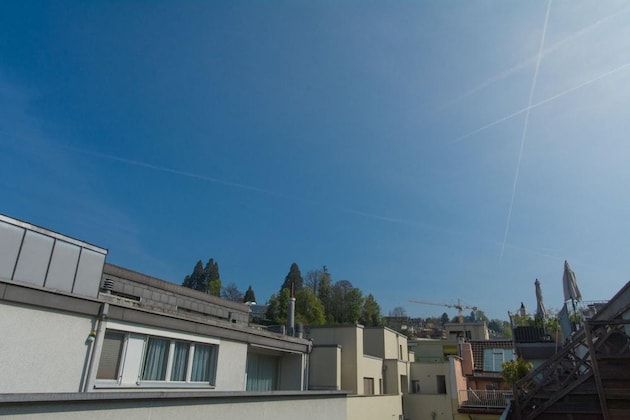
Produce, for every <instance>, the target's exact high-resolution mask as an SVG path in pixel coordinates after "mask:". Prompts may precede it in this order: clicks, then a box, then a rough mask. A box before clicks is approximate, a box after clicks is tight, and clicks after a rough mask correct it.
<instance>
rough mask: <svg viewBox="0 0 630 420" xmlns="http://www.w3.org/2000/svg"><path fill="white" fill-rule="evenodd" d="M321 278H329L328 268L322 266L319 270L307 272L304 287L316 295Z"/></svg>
mask: <svg viewBox="0 0 630 420" xmlns="http://www.w3.org/2000/svg"><path fill="white" fill-rule="evenodd" d="M323 277H328V278H330V275H329V274H328V267H326V266H325V265H324V266H322V268H321V269H315V270H309V272H308V273H306V276H305V280H304V284H305V286H306V287H309V288H310V289H312V290H313V293H315V295H318V292H319V284H320V282H321V279H322V278H323Z"/></svg>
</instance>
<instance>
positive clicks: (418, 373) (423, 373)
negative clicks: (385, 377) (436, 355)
mask: <svg viewBox="0 0 630 420" xmlns="http://www.w3.org/2000/svg"><path fill="white" fill-rule="evenodd" d="M437 375H442V376H444V377H445V380H446V383H447V389H448V384H449V379H450V378H449V364H448V362H444V363H412V364H411V380H412V381H420V393H421V394H437V393H438V387H437Z"/></svg>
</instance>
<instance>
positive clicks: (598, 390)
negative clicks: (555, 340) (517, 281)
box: [508, 282, 630, 420]
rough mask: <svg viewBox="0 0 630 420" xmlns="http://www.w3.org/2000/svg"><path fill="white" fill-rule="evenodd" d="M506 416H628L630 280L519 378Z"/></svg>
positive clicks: (621, 419) (589, 419) (522, 419)
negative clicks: (550, 354)
mask: <svg viewBox="0 0 630 420" xmlns="http://www.w3.org/2000/svg"><path fill="white" fill-rule="evenodd" d="M508 418H509V419H510V420H534V419H536V420H552V419H553V420H563V419H567V420H600V419H604V420H627V419H630V282H629V283H626V285H625V286H624V287H623V288H622V289H621V290H620V291H619V292H618V293H617V294H616V295H615V296H614V297H613V298H612V299H611V300H610V302H609V303H608V304H607V305H605V306H604V307H603V308H602V309H601V310H600V311H599V312H598V313H597V314H596V315H595V316H593V317H592V318H591V319H587V320H584V321H583V322H582V324H581V327H580V329H579V330H578V331H577V332H575V333H574V334H573V335H572V336H571V337H570V338H569V341H568V342H567V343H566V344H565V345H564V347H563V348H562V350H561V351H560V352H558V354H556V355H555V356H554V357H552V358H551V359H549V360H548V361H547V362H546V363H544V364H543V365H541V366H539V367H538V368H536V369H534V370H532V371H531V372H530V373H529V374H528V375H527V376H526V377H524V378H523V379H521V380H520V381H519V382H517V383H516V385H515V387H514V401H513V404H512V406H511V410H510V413H509V417H508Z"/></svg>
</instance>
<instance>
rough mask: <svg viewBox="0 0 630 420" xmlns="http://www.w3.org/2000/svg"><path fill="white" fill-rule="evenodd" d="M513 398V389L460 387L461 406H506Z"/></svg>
mask: <svg viewBox="0 0 630 420" xmlns="http://www.w3.org/2000/svg"><path fill="white" fill-rule="evenodd" d="M511 399H512V391H504V390H492V391H488V390H485V389H460V390H459V407H460V408H505V407H507V405H508V401H509V400H511Z"/></svg>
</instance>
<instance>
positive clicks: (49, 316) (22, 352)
mask: <svg viewBox="0 0 630 420" xmlns="http://www.w3.org/2000/svg"><path fill="white" fill-rule="evenodd" d="M91 321H92V320H91V318H89V317H86V316H79V315H76V314H72V315H69V314H64V313H61V312H56V311H51V310H44V309H37V308H34V307H27V306H25V305H11V304H7V303H5V302H0V332H1V335H0V372H2V373H1V375H2V378H3V379H2V380H0V393H17V392H77V391H79V388H80V386H81V380H82V377H83V369H84V364H85V359H86V354H87V351H88V345H87V343H86V340H87V337H88V335H89V333H90V331H91V330H92V322H91ZM9 378H10V380H9Z"/></svg>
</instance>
